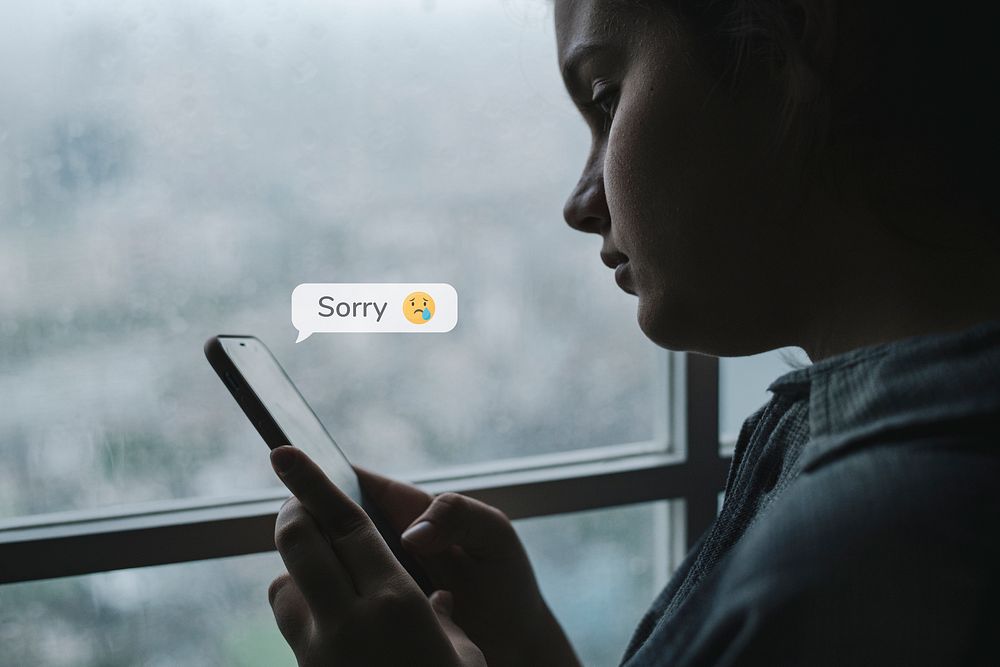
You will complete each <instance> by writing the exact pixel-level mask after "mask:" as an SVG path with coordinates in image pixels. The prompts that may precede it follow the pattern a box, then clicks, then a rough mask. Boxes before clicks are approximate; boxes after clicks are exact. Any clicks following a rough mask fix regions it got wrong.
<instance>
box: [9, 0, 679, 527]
mask: <svg viewBox="0 0 1000 667" xmlns="http://www.w3.org/2000/svg"><path fill="white" fill-rule="evenodd" d="M549 12H550V8H548V5H547V4H546V3H545V2H544V1H541V0H519V1H518V2H513V3H511V2H506V1H504V2H500V1H498V0H483V1H481V2H476V3H471V4H470V3H462V2H458V1H453V2H445V3H434V2H431V3H427V2H424V3H421V2H416V1H414V0H394V1H392V2H379V3H375V4H372V3H354V2H331V3H306V2H290V3H280V2H269V1H266V0H256V1H255V2H250V3H242V4H240V5H239V6H236V5H232V4H231V3H228V2H222V1H221V0H214V1H208V2H179V3H178V2H164V1H163V0H149V1H147V2H142V3H126V4H124V5H123V4H121V3H114V2H103V3H86V4H83V5H79V6H76V5H72V4H69V5H67V4H66V3H64V2H61V1H56V0H49V1H40V2H37V3H32V4H31V6H30V8H29V7H27V6H22V5H20V4H18V3H5V6H4V7H3V8H0V21H2V27H0V36H2V40H0V41H3V43H4V46H3V48H4V49H5V50H6V52H7V56H8V57H6V58H4V59H3V64H0V68H2V70H3V73H4V80H5V82H7V83H6V84H5V88H6V94H7V95H8V98H7V102H6V103H5V104H4V105H3V111H0V114H2V115H0V129H2V132H0V137H2V142H3V143H2V144H0V147H2V151H0V217H2V218H3V219H4V220H5V221H7V222H6V224H5V225H4V226H3V227H2V229H0V240H2V242H0V253H2V261H0V278H2V279H0V285H2V287H0V289H3V290H5V293H4V296H3V303H4V311H5V312H4V317H3V318H2V319H3V324H2V326H3V327H4V335H3V338H2V341H3V342H2V344H0V347H2V349H0V367H2V370H3V372H2V373H0V378H2V379H0V382H2V383H4V387H3V391H2V395H3V396H5V397H9V398H7V401H8V403H7V405H6V406H5V407H6V409H5V410H4V411H3V415H2V416H0V453H2V454H3V455H4V456H5V457H6V458H5V460H6V461H8V462H13V465H10V466H5V467H4V470H3V471H0V486H2V488H3V489H4V491H3V493H2V495H0V516H20V515H26V514H34V513H39V512H51V511H61V510H65V509H70V508H84V507H86V508H91V507H103V506H107V505H112V504H119V503H132V502H140V501H148V500H160V499H171V498H189V497H195V496H223V495H229V494H232V493H235V492H242V491H248V490H253V489H259V488H262V487H267V486H274V484H275V480H274V476H273V474H272V473H271V471H270V469H269V467H268V464H267V461H266V457H265V455H266V451H265V449H264V448H263V446H261V443H260V441H259V438H258V436H257V434H256V433H255V432H254V431H253V430H252V428H251V427H250V426H249V424H248V423H247V421H246V419H245V418H244V416H243V415H242V413H241V412H240V411H239V409H238V408H237V407H236V405H235V404H234V402H233V401H232V400H231V398H230V397H229V396H227V395H226V393H225V392H224V390H223V389H222V387H221V385H220V384H219V382H218V380H217V378H216V377H215V376H214V375H213V373H212V371H211V369H210V368H209V367H208V366H207V364H206V363H205V360H204V358H203V357H202V353H201V345H202V343H203V342H204V340H205V339H206V338H207V337H208V336H210V335H213V334H217V333H253V334H255V335H258V336H259V337H260V338H262V339H263V340H264V341H265V342H266V343H267V344H268V345H269V346H270V347H271V348H272V349H273V350H274V352H275V354H276V355H277V357H278V358H279V359H280V360H281V361H282V363H283V364H284V365H285V366H286V368H287V369H288V371H289V373H290V374H291V376H292V377H293V379H294V380H295V381H296V382H297V383H298V384H299V386H300V388H301V389H302V391H303V393H304V394H305V395H306V397H307V398H308V399H309V401H310V402H311V403H312V405H313V406H314V407H315V409H316V410H317V412H318V413H319V414H320V417H321V418H322V419H323V420H324V422H325V423H326V424H327V426H328V428H329V430H330V431H331V433H332V434H333V436H334V437H335V438H336V439H337V440H338V442H340V444H341V445H342V446H343V447H344V449H345V450H346V451H347V454H348V456H350V457H351V458H352V459H353V460H356V461H357V462H359V463H361V464H363V465H368V466H371V467H374V468H378V469H382V470H386V471H389V472H393V473H397V472H404V471H413V470H430V469H433V470H436V469H439V468H440V467H441V466H443V465H450V464H457V463H462V464H468V463H473V462H484V461H492V460H496V459H500V458H510V457H520V456H526V455H533V454H547V453H553V452H560V451H568V450H577V449H584V448H593V447H603V446H607V445H614V444H622V443H635V442H648V441H651V440H654V439H659V440H661V441H662V440H663V436H662V432H657V429H658V428H660V426H659V424H660V421H662V419H663V410H662V405H663V398H662V396H663V395H664V394H663V391H661V389H662V387H661V386H660V385H661V384H662V382H663V381H664V373H663V357H664V353H663V352H662V351H659V350H657V349H656V348H655V347H654V346H651V345H649V343H648V341H647V340H646V339H645V338H644V337H643V336H642V334H641V332H640V331H639V330H638V327H636V326H635V305H634V300H633V299H632V298H631V297H629V296H628V295H625V294H623V293H622V292H621V291H620V290H619V289H618V288H617V287H616V286H615V284H614V281H613V279H612V277H611V274H610V272H609V271H608V270H607V269H606V267H604V266H603V264H601V262H600V260H599V257H598V251H599V248H600V245H599V240H598V239H597V238H596V237H589V238H585V237H584V236H583V235H582V234H579V233H577V232H575V231H573V230H571V229H570V228H569V227H568V226H567V225H566V224H565V223H564V222H563V220H562V214H561V211H562V204H563V201H564V199H565V197H566V195H567V194H568V193H569V191H570V188H571V186H572V184H573V183H574V182H575V179H576V177H577V175H578V172H579V169H580V167H581V165H582V164H583V158H584V154H585V151H586V148H587V144H588V141H589V135H588V132H587V129H586V127H585V124H584V123H583V121H582V120H581V119H579V118H578V114H577V112H576V111H575V109H574V108H573V106H572V104H571V103H570V101H569V99H568V97H567V96H566V95H565V93H564V92H563V91H562V84H561V82H560V80H559V74H558V67H557V65H556V55H555V40H554V36H553V34H552V27H551V20H552V19H551V16H550V15H549ZM29 62H30V63H32V65H31V66H30V67H25V66H24V63H29ZM380 281H381V282H396V281H402V282H406V281H432V282H449V283H451V284H453V285H455V286H456V288H457V290H458V292H459V299H460V317H459V324H458V327H457V328H456V329H455V330H454V331H452V332H451V333H449V334H447V335H435V336H405V335H397V334H383V335H364V334H340V335H335V336H317V337H314V338H312V339H310V340H308V341H306V342H304V343H302V344H299V345H296V344H295V343H294V340H295V331H294V329H293V328H292V326H291V322H290V317H289V304H290V295H291V292H292V289H293V288H294V287H295V285H296V284H298V283H300V282H380Z"/></svg>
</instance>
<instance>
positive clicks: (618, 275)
mask: <svg viewBox="0 0 1000 667" xmlns="http://www.w3.org/2000/svg"><path fill="white" fill-rule="evenodd" d="M615 282H616V283H618V287H620V288H622V291H624V292H628V293H629V294H632V295H633V296H635V295H636V294H635V291H634V290H633V289H632V275H631V274H630V273H629V270H628V261H627V260H626V261H624V262H622V263H621V264H619V265H618V266H616V267H615Z"/></svg>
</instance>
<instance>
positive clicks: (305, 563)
mask: <svg viewBox="0 0 1000 667" xmlns="http://www.w3.org/2000/svg"><path fill="white" fill-rule="evenodd" d="M274 545H275V546H276V547H277V548H278V553H280V554H281V560H283V561H284V562H285V567H286V568H288V574H290V575H291V577H292V579H294V580H295V584H296V586H297V587H298V589H299V590H300V591H301V592H302V595H303V597H304V598H305V600H306V602H307V603H308V604H309V608H310V609H311V610H312V611H313V613H314V614H316V615H317V616H320V617H323V618H333V617H335V616H336V612H337V610H338V609H341V610H343V608H344V607H345V606H346V605H347V604H349V602H350V600H352V599H354V598H356V597H357V592H356V591H355V590H354V584H353V582H352V581H351V577H350V575H349V574H348V572H347V570H346V568H345V567H344V566H343V564H341V563H340V561H339V560H337V556H336V554H335V553H334V551H333V549H332V548H331V547H330V543H329V542H328V541H327V539H326V537H324V535H323V533H322V531H321V530H320V527H319V525H318V524H317V523H316V520H315V519H314V518H313V517H312V516H311V515H310V514H309V512H307V511H306V508H305V507H303V505H302V503H301V502H300V501H299V500H298V499H297V498H295V497H292V498H290V499H289V500H288V502H286V503H285V504H284V505H282V506H281V509H280V510H278V518H277V519H276V520H275V522H274Z"/></svg>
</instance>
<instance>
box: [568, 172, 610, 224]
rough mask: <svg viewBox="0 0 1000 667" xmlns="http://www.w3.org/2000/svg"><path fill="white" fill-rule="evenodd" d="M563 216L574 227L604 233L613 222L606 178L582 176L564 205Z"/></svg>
mask: <svg viewBox="0 0 1000 667" xmlns="http://www.w3.org/2000/svg"><path fill="white" fill-rule="evenodd" d="M563 217H564V218H565V219H566V222H567V224H569V226H570V227H572V228H573V229H576V230H579V231H581V232H590V233H592V234H602V233H603V231H604V230H605V229H607V227H608V226H610V224H611V213H610V212H609V211H608V201H607V199H606V198H605V196H604V178H603V177H602V176H598V177H596V178H581V179H580V181H579V182H578V183H577V184H576V188H574V189H573V192H572V194H570V196H569V198H568V199H567V200H566V205H565V206H563Z"/></svg>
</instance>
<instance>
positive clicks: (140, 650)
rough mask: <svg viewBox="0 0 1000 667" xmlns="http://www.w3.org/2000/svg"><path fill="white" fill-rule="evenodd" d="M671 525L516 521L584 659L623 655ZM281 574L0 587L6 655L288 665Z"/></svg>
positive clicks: (248, 568) (77, 665)
mask: <svg viewBox="0 0 1000 667" xmlns="http://www.w3.org/2000/svg"><path fill="white" fill-rule="evenodd" d="M668 522H669V514H668V507H667V506H666V504H665V503H662V502H661V503H649V504H643V505H635V506H629V507H626V508H616V509H607V510H598V511H592V512H582V513H576V514H569V515H560V516H556V517H545V518H540V519H528V520H525V521H522V522H518V523H517V524H516V526H517V529H518V532H519V533H520V535H521V537H522V539H523V540H524V543H525V546H526V548H527V550H528V552H529V554H530V555H531V559H532V563H533V565H534V568H535V572H536V575H537V576H538V579H539V581H540V585H541V586H542V591H543V593H544V594H545V596H546V599H548V600H549V601H550V604H551V605H552V607H553V611H554V612H555V613H556V614H557V615H558V616H559V618H560V620H561V622H562V623H563V626H564V628H565V629H566V632H567V634H568V635H569V637H570V640H571V641H572V642H573V645H574V647H575V648H576V649H577V651H578V653H579V655H580V657H581V659H582V660H583V661H584V662H585V664H587V665H609V664H615V662H616V661H617V660H618V659H619V658H621V654H622V653H623V652H624V650H625V646H626V644H627V642H628V639H629V637H630V636H631V633H632V629H633V628H634V626H635V625H636V624H638V622H639V618H640V617H641V615H642V613H643V612H644V611H645V609H646V606H647V605H648V603H649V602H650V600H648V599H647V598H648V597H649V593H650V591H654V590H656V589H658V588H659V587H661V586H662V585H663V583H664V582H665V581H666V578H667V577H668V576H669V574H670V572H671V571H672V570H673V567H675V566H676V563H675V562H672V561H671V560H670V559H669V558H668V554H666V553H665V552H663V550H662V548H661V545H662V544H665V543H666V539H665V538H666V533H664V532H662V531H664V530H669V523H668ZM652 526H659V529H658V530H650V527H652ZM570 552H572V553H574V554H577V555H578V556H579V557H576V558H572V559H567V558H566V554H567V553H570ZM283 569H284V566H283V564H282V562H281V558H280V557H279V556H278V554H277V553H274V552H272V553H268V554H260V555H252V556H239V557H235V558H226V559H217V560H208V561H198V562H194V563H186V564H180V565H163V566H159V567H151V568H140V569H130V570H118V571H115V572H107V573H101V574H93V575H88V576H84V577H68V578H62V579H55V580H49V581H39V582H30V583H21V584H10V585H7V586H5V587H4V588H3V589H0V590H2V597H0V599H2V602H0V633H2V634H0V660H2V662H3V664H11V665H49V666H52V667H59V666H61V665H66V666H72V667H86V666H88V665H138V664H144V665H209V664H211V665H228V666H231V667H280V666H288V667H292V666H294V665H295V660H294V657H293V656H292V652H291V650H290V649H289V647H288V645H287V644H286V643H285V640H284V639H283V638H282V637H281V634H280V632H279V631H278V628H277V625H275V622H274V617H273V615H272V613H271V609H270V607H269V606H268V602H267V583H268V582H270V580H271V579H272V578H273V577H274V576H276V575H277V574H278V573H279V572H281V571H282V570H283ZM581 580H586V581H587V582H588V583H587V585H586V586H585V587H583V586H581V585H580V582H581ZM608 609H614V610H615V613H614V614H613V615H609V614H607V613H606V612H607V610H608Z"/></svg>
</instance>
